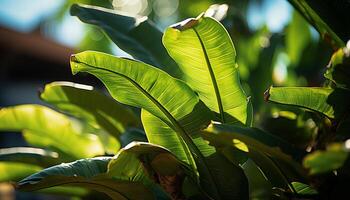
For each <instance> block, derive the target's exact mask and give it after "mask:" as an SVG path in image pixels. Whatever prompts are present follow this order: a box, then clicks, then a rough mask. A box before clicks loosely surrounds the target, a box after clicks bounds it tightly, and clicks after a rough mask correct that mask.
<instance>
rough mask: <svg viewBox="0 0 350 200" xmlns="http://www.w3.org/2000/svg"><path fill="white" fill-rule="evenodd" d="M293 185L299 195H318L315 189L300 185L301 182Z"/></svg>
mask: <svg viewBox="0 0 350 200" xmlns="http://www.w3.org/2000/svg"><path fill="white" fill-rule="evenodd" d="M292 185H293V187H294V189H295V191H296V192H297V193H298V194H302V195H313V194H318V192H317V191H316V190H315V189H313V188H312V187H311V186H310V185H307V184H304V183H300V182H292Z"/></svg>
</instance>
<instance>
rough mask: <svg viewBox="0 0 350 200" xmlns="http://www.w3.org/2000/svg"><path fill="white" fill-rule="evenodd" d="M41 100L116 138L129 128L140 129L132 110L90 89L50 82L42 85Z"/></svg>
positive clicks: (65, 83) (69, 83)
mask: <svg viewBox="0 0 350 200" xmlns="http://www.w3.org/2000/svg"><path fill="white" fill-rule="evenodd" d="M40 98H41V99H42V100H44V101H45V102H47V103H50V104H52V105H54V106H55V107H56V108H58V109H60V110H61V111H63V112H66V113H69V114H71V115H73V116H75V117H78V118H82V119H84V120H87V121H88V122H89V124H92V125H93V126H95V127H97V128H99V127H101V128H103V129H104V130H106V131H107V132H108V133H109V134H111V135H112V136H114V137H115V138H117V139H119V137H120V134H122V133H123V132H124V131H125V130H126V129H127V128H128V127H139V126H140V124H141V122H140V121H139V119H138V118H137V117H136V116H135V114H134V113H132V111H131V110H129V109H127V108H126V107H125V106H123V105H121V104H119V103H118V102H116V101H114V100H113V99H112V98H109V97H107V96H106V95H104V94H102V93H99V92H97V91H95V90H93V88H92V87H91V86H87V85H81V84H76V83H71V82H53V83H50V84H47V85H45V89H44V90H43V91H42V92H41V94H40Z"/></svg>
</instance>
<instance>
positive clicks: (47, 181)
mask: <svg viewBox="0 0 350 200" xmlns="http://www.w3.org/2000/svg"><path fill="white" fill-rule="evenodd" d="M111 159H112V158H111V157H96V158H89V159H82V160H78V161H75V162H72V163H63V164H61V165H56V166H53V167H50V168H47V169H44V170H43V171H41V172H38V173H36V174H33V175H31V176H29V177H27V178H25V179H23V180H21V181H20V182H19V183H18V186H19V189H21V190H24V191H33V190H39V189H44V188H50V187H54V186H67V185H72V186H79V187H84V188H88V189H92V190H96V191H98V192H102V193H105V194H107V195H108V196H110V197H111V198H112V199H140V198H144V199H153V198H152V194H151V193H150V192H149V191H148V190H147V189H146V188H145V187H144V186H142V184H140V183H137V182H127V181H118V180H114V179H113V178H112V177H108V176H106V172H107V165H108V163H109V161H110V160H111Z"/></svg>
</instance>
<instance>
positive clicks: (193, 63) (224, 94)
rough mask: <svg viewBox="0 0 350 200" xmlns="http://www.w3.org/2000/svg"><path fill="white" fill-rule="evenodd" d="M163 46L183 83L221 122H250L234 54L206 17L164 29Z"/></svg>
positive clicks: (218, 27)
mask: <svg viewBox="0 0 350 200" xmlns="http://www.w3.org/2000/svg"><path fill="white" fill-rule="evenodd" d="M163 43H164V45H165V47H166V49H167V50H168V52H169V54H170V56H171V57H172V58H173V59H174V60H175V61H176V62H177V63H178V65H179V67H180V68H181V70H182V72H183V74H184V80H185V81H186V82H187V83H188V84H189V85H190V86H191V88H193V90H195V91H196V92H197V93H198V95H199V97H200V99H201V100H202V101H203V102H204V103H205V104H206V105H207V106H208V107H209V108H210V109H211V110H213V111H215V112H216V113H217V114H218V119H219V120H220V121H221V122H222V123H235V122H237V121H238V122H241V123H243V124H249V125H250V122H251V119H250V116H251V114H250V112H252V110H250V109H249V106H250V105H248V104H249V101H248V99H247V97H246V95H245V93H244V91H243V89H242V87H241V84H240V80H239V72H238V65H237V64H236V62H235V57H236V51H235V48H234V46H233V43H232V41H231V39H230V36H229V35H228V33H227V31H226V30H225V28H224V27H223V26H222V25H221V24H220V23H219V22H217V21H216V20H214V19H213V18H210V17H203V16H200V17H198V18H197V19H188V20H185V21H183V22H180V23H178V24H175V25H173V26H172V27H170V28H168V29H166V31H165V33H164V37H163Z"/></svg>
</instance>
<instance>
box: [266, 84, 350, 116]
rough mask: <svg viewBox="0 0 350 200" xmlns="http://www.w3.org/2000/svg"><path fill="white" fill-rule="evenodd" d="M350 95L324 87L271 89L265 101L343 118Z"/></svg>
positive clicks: (267, 92)
mask: <svg viewBox="0 0 350 200" xmlns="http://www.w3.org/2000/svg"><path fill="white" fill-rule="evenodd" d="M349 97H350V94H349V93H348V92H346V91H343V90H341V89H332V88H323V87H270V89H269V90H268V91H266V93H265V100H267V101H270V102H275V103H280V104H286V105H292V106H298V107H301V108H306V109H309V110H312V111H316V112H319V113H322V114H324V115H326V116H327V117H329V118H339V117H341V116H342V115H343V114H344V112H345V111H346V108H347V107H348V106H349V104H350V103H349V101H348V100H347V99H348V98H349Z"/></svg>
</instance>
